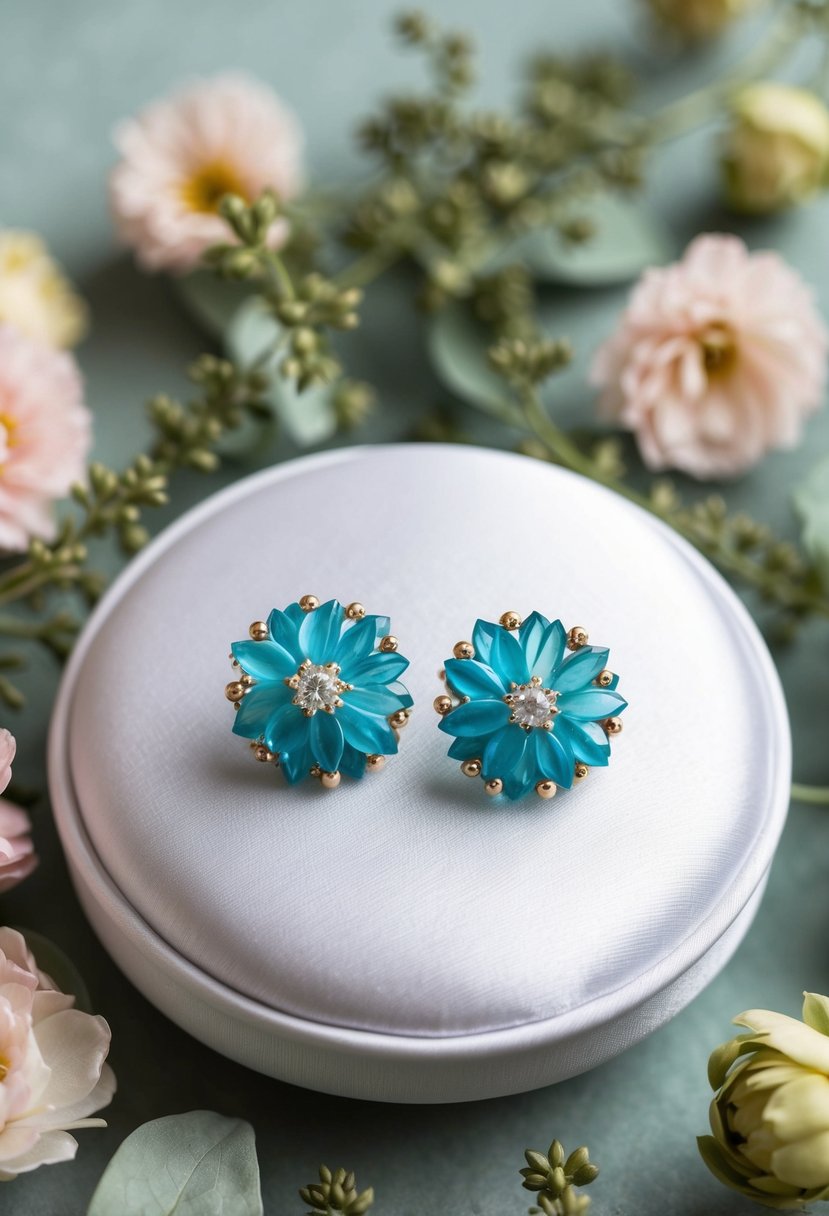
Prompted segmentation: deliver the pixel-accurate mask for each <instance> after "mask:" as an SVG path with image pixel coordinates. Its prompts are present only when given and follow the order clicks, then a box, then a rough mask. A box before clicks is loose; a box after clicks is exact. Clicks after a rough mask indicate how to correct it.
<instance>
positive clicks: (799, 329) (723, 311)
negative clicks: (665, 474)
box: [591, 235, 829, 478]
mask: <svg viewBox="0 0 829 1216" xmlns="http://www.w3.org/2000/svg"><path fill="white" fill-rule="evenodd" d="M827 349H829V332H827V329H826V326H825V325H824V323H823V321H822V319H821V317H820V314H819V313H818V310H817V308H816V306H815V302H814V299H813V296H812V293H811V291H810V290H809V288H808V287H807V286H806V284H805V283H804V282H803V281H802V279H801V278H800V277H799V276H798V275H797V274H796V273H795V271H793V270H792V269H791V267H789V266H787V265H786V263H785V262H784V261H783V259H782V258H781V257H780V256H779V255H778V254H776V253H749V251H748V249H747V248H746V246H745V245H744V244H743V242H742V241H741V240H739V239H738V238H737V237H735V236H716V235H714V236H700V237H697V239H696V240H694V241H692V242H691V244H690V245H689V246H688V249H687V250H686V252H685V256H684V257H683V258H682V260H681V261H680V262H675V263H674V264H673V265H671V266H665V267H659V268H653V269H650V270H647V271H645V273H644V275H643V276H642V278H641V279H640V281H639V283H638V284H637V286H636V287H635V288H634V289H633V293H632V295H631V297H630V301H629V303H628V306H627V309H626V311H625V312H624V314H623V316H622V318H621V321H620V324H619V327H618V329H617V331H616V333H615V334H614V335H613V336H612V337H611V338H610V339H609V340H608V341H607V342H606V343H605V344H604V345H603V346H602V347H601V348H600V349H599V351H598V352H597V354H596V357H595V360H594V363H593V366H592V369H591V381H592V383H594V384H595V385H596V386H597V387H598V388H600V389H601V390H602V393H601V398H600V402H599V408H600V412H601V414H602V415H603V416H604V418H605V419H607V420H608V421H610V422H613V423H616V424H619V425H621V426H622V427H624V428H625V429H626V430H629V431H632V432H633V433H634V434H635V436H636V440H637V443H638V444H639V449H640V451H641V453H642V458H643V459H644V461H645V463H646V464H647V465H648V467H649V468H651V469H655V470H659V469H669V468H673V469H682V470H684V471H685V472H687V473H690V474H691V475H692V476H694V477H700V478H708V477H730V476H734V475H736V474H738V473H741V472H743V471H744V470H746V469H748V468H750V467H751V466H752V465H754V464H756V463H757V461H758V460H760V458H761V457H762V456H763V455H764V454H765V453H766V452H768V451H769V450H771V449H772V448H791V447H793V446H794V445H795V444H796V443H797V441H798V439H799V438H800V433H801V429H802V426H803V421H804V419H806V418H807V417H808V416H809V415H810V414H813V413H814V412H815V411H816V410H817V409H818V407H819V405H820V404H821V403H822V400H823V393H824V388H825V384H826V355H827Z"/></svg>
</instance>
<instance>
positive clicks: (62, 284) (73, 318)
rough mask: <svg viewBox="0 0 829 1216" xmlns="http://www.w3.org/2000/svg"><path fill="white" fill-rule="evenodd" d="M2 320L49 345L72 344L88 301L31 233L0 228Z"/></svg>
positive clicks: (83, 321)
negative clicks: (85, 301) (79, 294)
mask: <svg viewBox="0 0 829 1216" xmlns="http://www.w3.org/2000/svg"><path fill="white" fill-rule="evenodd" d="M3 322H6V323H8V324H10V325H14V326H15V327H16V328H17V329H19V330H22V332H23V333H24V334H28V336H29V337H30V338H37V339H38V341H40V342H45V343H46V344H47V345H48V346H74V345H75V343H76V342H79V341H80V339H81V338H82V337H83V334H84V331H85V329H86V306H85V305H84V303H83V301H82V300H81V298H80V297H79V296H77V295H75V293H74V292H73V291H72V288H71V287H70V286H69V284H68V283H67V281H66V279H65V278H64V277H63V275H62V274H61V272H60V270H59V269H58V267H57V266H56V264H55V263H54V262H53V261H52V259H51V258H50V257H49V254H48V252H47V250H46V246H45V245H44V244H43V242H42V241H41V239H40V238H39V237H37V236H35V235H34V233H32V232H15V231H14V230H12V229H0V324H2V323H3Z"/></svg>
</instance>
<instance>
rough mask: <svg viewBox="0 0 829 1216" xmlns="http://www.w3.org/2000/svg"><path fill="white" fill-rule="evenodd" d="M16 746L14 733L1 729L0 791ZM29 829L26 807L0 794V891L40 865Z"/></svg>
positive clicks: (6, 888)
mask: <svg viewBox="0 0 829 1216" xmlns="http://www.w3.org/2000/svg"><path fill="white" fill-rule="evenodd" d="M16 750H17V744H16V743H15V739H14V735H12V734H11V733H10V732H9V731H7V730H3V729H0V794H2V792H3V790H4V789H5V788H6V786H7V785H8V784H9V782H10V781H11V778H12V760H14V753H15V751H16ZM30 829H31V824H30V823H29V817H28V815H26V813H25V811H21V810H20V808H19V807H17V806H14V805H13V804H12V803H11V802H6V800H5V799H4V798H0V894H2V893H3V892H4V891H10V890H11V888H12V887H16V886H17V884H18V883H19V882H22V880H23V879H24V878H27V877H28V875H29V874H31V872H32V870H33V869H34V868H35V866H36V865H37V862H38V858H37V854H36V853H35V850H34V845H33V844H32V841H31V838H30V837H29V831H30Z"/></svg>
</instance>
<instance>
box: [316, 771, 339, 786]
mask: <svg viewBox="0 0 829 1216" xmlns="http://www.w3.org/2000/svg"><path fill="white" fill-rule="evenodd" d="M320 781H321V782H322V784H323V788H324V789H326V790H335V789H336V788H337V786H338V785H339V784H340V774H339V773H338V772H334V773H321V774H320Z"/></svg>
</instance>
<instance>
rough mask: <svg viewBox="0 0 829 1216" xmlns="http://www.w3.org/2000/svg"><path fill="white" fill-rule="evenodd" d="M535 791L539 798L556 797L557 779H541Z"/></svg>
mask: <svg viewBox="0 0 829 1216" xmlns="http://www.w3.org/2000/svg"><path fill="white" fill-rule="evenodd" d="M535 792H536V793H537V794H538V796H539V798H555V796H556V783H555V781H539V782H538V783H537V784H536V787H535Z"/></svg>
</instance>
